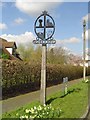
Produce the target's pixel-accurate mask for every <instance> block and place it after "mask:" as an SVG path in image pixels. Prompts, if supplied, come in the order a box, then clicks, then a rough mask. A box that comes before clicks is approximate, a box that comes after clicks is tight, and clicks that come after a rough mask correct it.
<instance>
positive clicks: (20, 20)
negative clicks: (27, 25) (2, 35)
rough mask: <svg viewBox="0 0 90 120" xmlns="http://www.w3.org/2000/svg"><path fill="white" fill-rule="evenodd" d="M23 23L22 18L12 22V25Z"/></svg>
mask: <svg viewBox="0 0 90 120" xmlns="http://www.w3.org/2000/svg"><path fill="white" fill-rule="evenodd" d="M24 22H25V20H24V19H22V18H17V19H15V20H14V23H15V24H17V25H20V24H23V23H24Z"/></svg>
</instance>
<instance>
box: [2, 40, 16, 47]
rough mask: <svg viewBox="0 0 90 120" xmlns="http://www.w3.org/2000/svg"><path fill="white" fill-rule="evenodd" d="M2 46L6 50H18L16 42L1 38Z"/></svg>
mask: <svg viewBox="0 0 90 120" xmlns="http://www.w3.org/2000/svg"><path fill="white" fill-rule="evenodd" d="M0 45H2V46H4V47H5V48H13V47H15V48H16V49H17V46H16V43H15V42H8V41H6V40H5V39H3V38H0Z"/></svg>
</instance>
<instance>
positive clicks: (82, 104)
mask: <svg viewBox="0 0 90 120" xmlns="http://www.w3.org/2000/svg"><path fill="white" fill-rule="evenodd" d="M47 104H51V105H52V106H53V108H55V109H61V114H60V116H59V118H80V117H81V116H82V115H83V114H84V113H85V111H86V108H87V104H88V83H84V82H82V81H80V82H79V83H78V84H77V83H76V84H75V85H72V87H70V88H68V94H67V95H66V96H64V93H63V92H62V91H60V92H57V93H54V94H53V95H51V96H49V97H48V98H47ZM39 105H40V103H39V101H36V102H32V103H30V104H28V105H25V106H23V107H21V108H19V109H17V110H15V111H12V112H8V113H5V114H3V118H17V116H22V115H24V114H25V110H26V109H30V108H32V107H34V106H39Z"/></svg>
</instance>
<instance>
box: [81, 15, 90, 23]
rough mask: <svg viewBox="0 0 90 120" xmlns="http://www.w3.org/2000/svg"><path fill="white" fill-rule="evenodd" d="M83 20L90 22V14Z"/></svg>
mask: <svg viewBox="0 0 90 120" xmlns="http://www.w3.org/2000/svg"><path fill="white" fill-rule="evenodd" d="M82 20H86V22H90V13H88V14H87V15H85V16H84V17H83V18H82Z"/></svg>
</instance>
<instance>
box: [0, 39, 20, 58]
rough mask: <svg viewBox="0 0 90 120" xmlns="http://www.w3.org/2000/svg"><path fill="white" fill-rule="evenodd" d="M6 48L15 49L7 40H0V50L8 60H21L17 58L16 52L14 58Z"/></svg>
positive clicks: (13, 43) (13, 44) (12, 43)
mask: <svg viewBox="0 0 90 120" xmlns="http://www.w3.org/2000/svg"><path fill="white" fill-rule="evenodd" d="M6 48H15V49H17V46H16V43H15V42H8V41H7V40H5V39H3V38H0V49H1V50H2V52H3V53H5V54H7V55H8V56H9V59H10V60H22V59H21V58H20V57H19V53H17V52H16V56H14V55H12V54H10V53H9V51H8V50H7V49H6Z"/></svg>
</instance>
